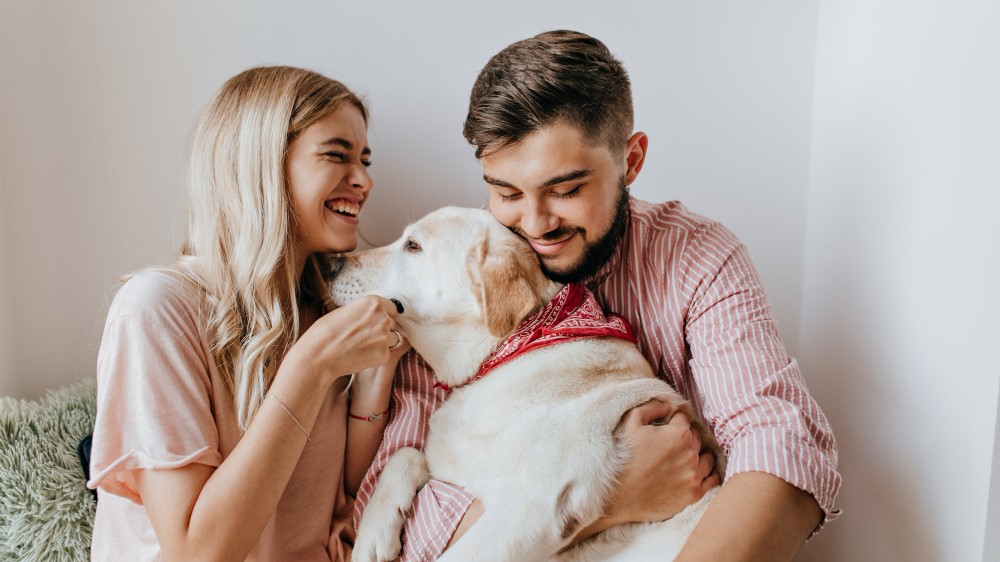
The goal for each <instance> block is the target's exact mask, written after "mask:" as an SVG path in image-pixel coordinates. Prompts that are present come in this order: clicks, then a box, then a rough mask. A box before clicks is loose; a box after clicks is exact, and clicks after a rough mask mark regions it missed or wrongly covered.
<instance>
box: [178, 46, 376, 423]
mask: <svg viewBox="0 0 1000 562" xmlns="http://www.w3.org/2000/svg"><path fill="white" fill-rule="evenodd" d="M345 103H349V104H352V105H354V106H355V107H357V108H358V109H359V110H361V114H362V116H363V117H364V119H365V122H366V123H367V121H368V113H367V111H366V109H365V106H364V103H363V102H362V101H361V100H360V99H359V98H358V96H356V95H355V94H354V93H353V92H351V91H350V90H349V89H348V88H347V87H345V86H344V85H343V84H341V83H340V82H337V81H335V80H331V79H329V78H326V77H325V76H322V75H320V74H317V73H315V72H311V71H308V70H304V69H300V68H292V67H287V66H272V67H259V68H251V69H249V70H246V71H244V72H242V73H240V74H238V75H236V76H234V77H232V78H230V79H229V80H228V81H227V82H226V83H225V84H224V85H223V86H222V87H221V88H220V89H219V91H218V92H217V93H216V94H215V97H214V98H213V99H212V101H211V103H210V104H209V105H208V107H207V108H205V110H204V111H203V113H202V115H201V117H200V119H199V121H198V124H197V126H196V128H195V131H194V135H193V137H192V139H191V153H190V167H189V172H188V180H187V181H188V189H189V195H188V196H189V212H188V224H187V236H186V238H185V240H184V243H183V244H182V246H181V249H180V256H179V258H178V261H177V264H176V265H177V267H178V269H180V270H181V273H183V274H185V275H186V276H189V277H190V278H192V279H193V280H194V281H195V282H196V283H198V284H199V285H200V286H201V287H202V288H203V290H204V291H205V293H206V295H207V298H208V303H209V306H210V308H211V312H210V316H209V318H208V330H209V337H210V339H211V351H212V355H213V358H214V359H215V363H216V365H217V368H218V369H219V372H220V374H221V375H222V376H223V377H224V378H225V380H226V382H227V383H228V385H229V388H230V390H231V391H232V394H233V398H234V400H235V407H236V416H237V421H238V423H239V425H240V427H241V428H242V429H244V430H246V428H247V427H248V426H249V425H250V421H251V420H252V419H253V417H254V415H255V414H256V412H257V410H258V408H259V407H260V405H261V403H262V402H263V401H264V397H265V396H266V394H267V390H268V388H269V387H270V385H271V382H272V381H273V380H274V376H275V374H276V372H277V369H278V366H279V365H280V364H281V361H282V359H283V358H284V356H285V354H286V353H287V352H288V350H289V348H290V347H291V346H292V344H293V343H295V340H296V339H297V334H298V331H299V312H298V310H299V307H298V301H299V299H300V298H302V299H311V300H313V301H318V302H319V303H321V304H322V306H323V308H324V309H325V310H329V309H330V307H331V304H330V302H329V297H328V296H327V291H326V283H325V282H324V280H323V276H322V274H321V267H322V264H321V263H320V262H319V261H318V260H317V258H316V256H310V257H309V259H308V261H307V263H306V267H305V271H304V272H303V273H302V278H301V279H300V280H299V283H298V284H296V282H295V280H296V277H297V272H296V271H295V262H294V259H295V257H294V252H293V248H294V244H295V242H296V232H297V230H296V218H295V215H294V213H293V210H292V207H291V204H290V200H289V194H288V187H287V185H286V181H285V154H286V151H287V148H288V145H289V143H291V141H292V140H293V139H295V137H296V136H297V135H299V134H300V133H301V132H302V131H303V130H305V129H306V128H307V127H309V126H310V125H312V124H313V123H315V122H316V121H318V120H319V119H322V118H323V117H325V116H327V115H329V114H330V113H331V112H333V111H334V110H336V109H337V108H339V107H340V106H342V105H343V104H345Z"/></svg>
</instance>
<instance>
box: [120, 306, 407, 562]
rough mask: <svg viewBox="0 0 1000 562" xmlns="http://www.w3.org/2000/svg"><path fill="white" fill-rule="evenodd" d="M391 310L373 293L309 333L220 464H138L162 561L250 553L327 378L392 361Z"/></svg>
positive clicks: (283, 484)
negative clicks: (163, 466) (163, 467)
mask: <svg viewBox="0 0 1000 562" xmlns="http://www.w3.org/2000/svg"><path fill="white" fill-rule="evenodd" d="M393 314H395V306H394V305H393V304H391V303H390V302H389V301H387V300H385V299H380V298H377V297H368V298H365V299H361V300H359V301H356V302H355V303H353V304H352V305H349V306H347V307H344V308H341V309H338V310H337V311H334V312H332V313H330V314H327V315H326V316H324V317H323V318H321V319H320V320H318V321H317V322H316V323H315V324H314V325H313V326H312V327H310V328H309V329H308V330H306V332H305V333H304V334H303V335H302V337H301V338H300V339H299V341H298V342H297V343H296V344H295V345H294V346H293V347H292V349H291V350H290V351H289V353H288V354H287V355H286V357H285V359H284V361H283V362H282V364H281V366H280V367H279V369H278V372H277V374H276V376H275V379H274V382H273V383H272V385H271V388H270V390H269V397H268V398H267V399H265V400H264V402H263V404H262V405H261V407H260V409H259V410H258V412H257V415H256V416H255V417H254V419H253V422H252V423H251V424H250V427H249V428H248V429H247V431H246V433H245V434H244V435H243V437H242V438H241V439H240V442H239V443H238V444H237V446H236V448H234V449H233V451H232V453H231V454H230V455H229V456H228V457H227V458H226V459H225V460H224V461H223V462H222V464H221V465H219V466H218V467H216V468H214V469H213V468H212V467H209V466H206V465H199V464H191V465H187V466H185V467H182V468H177V469H169V470H139V471H136V472H137V473H136V485H137V486H138V489H139V495H140V497H141V498H142V501H143V505H144V506H145V508H146V511H147V513H148V514H149V517H150V520H151V522H152V524H153V529H154V531H155V532H156V536H157V540H158V541H159V543H160V547H161V549H162V552H163V555H164V558H165V559H167V560H185V561H187V560H244V559H245V558H246V556H247V554H248V553H249V552H250V551H251V550H252V549H253V547H254V545H256V543H257V539H258V537H259V536H260V533H261V531H262V530H263V529H264V527H265V526H266V525H267V523H268V521H270V519H271V518H272V517H273V516H274V512H275V509H276V507H277V505H278V501H279V499H280V498H281V495H282V494H283V493H284V490H285V487H286V486H287V484H288V481H289V479H290V478H291V475H292V472H293V471H294V469H295V466H296V465H297V464H298V460H299V457H300V456H301V454H302V450H303V449H304V447H306V445H307V443H308V432H310V431H311V430H312V426H313V424H314V423H315V421H316V417H317V415H318V414H319V410H320V408H321V407H322V404H323V401H324V400H325V399H326V396H327V394H328V389H329V387H330V385H331V384H333V382H334V381H335V380H336V379H338V378H340V377H342V376H344V375H347V374H348V373H350V372H355V371H358V370H361V369H364V368H367V367H369V366H371V365H376V364H381V363H385V362H386V361H387V360H388V359H389V357H390V353H389V346H390V345H391V344H392V343H393V342H394V341H395V336H394V335H393V334H392V333H391V332H390V331H389V330H390V329H391V328H392V327H393V323H392V318H391V317H392V315H393ZM286 409H287V410H286ZM300 425H301V427H300Z"/></svg>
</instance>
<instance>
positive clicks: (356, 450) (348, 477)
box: [344, 341, 410, 496]
mask: <svg viewBox="0 0 1000 562" xmlns="http://www.w3.org/2000/svg"><path fill="white" fill-rule="evenodd" d="M409 349H410V345H409V343H408V342H406V341H403V342H402V344H401V345H399V346H397V347H396V348H395V349H393V350H392V356H391V357H390V359H389V361H388V362H387V363H385V364H383V365H380V366H378V367H375V368H372V369H365V370H364V371H361V372H359V373H357V374H356V375H355V376H354V382H353V383H351V399H350V401H349V402H348V405H347V407H348V413H349V414H350V416H348V418H347V448H346V452H345V453H344V490H345V491H346V492H347V494H348V495H350V496H357V494H358V488H360V487H361V481H362V480H364V477H365V474H366V473H367V472H368V469H369V467H371V464H372V461H373V460H374V459H375V454H376V453H377V452H378V448H379V445H380V444H381V443H382V435H383V433H384V432H385V426H386V423H387V422H388V421H389V413H388V411H389V395H390V393H391V392H392V381H393V379H394V378H395V375H396V366H397V365H399V358H400V357H402V356H403V354H404V353H406V352H407V351H408V350H409ZM383 412H384V413H385V415H381V416H378V417H377V418H375V419H373V420H371V421H368V420H359V419H357V418H355V417H353V416H358V417H364V418H367V417H369V416H373V415H375V414H382V413H383Z"/></svg>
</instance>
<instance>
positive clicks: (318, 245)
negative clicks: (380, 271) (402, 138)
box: [285, 103, 372, 263]
mask: <svg viewBox="0 0 1000 562" xmlns="http://www.w3.org/2000/svg"><path fill="white" fill-rule="evenodd" d="M370 158H371V149H370V148H369V147H368V128H367V124H366V123H365V119H364V117H363V116H362V114H361V111H360V110H359V109H358V108H357V107H355V106H353V105H351V104H349V103H348V104H344V105H343V106H341V107H339V108H337V109H336V110H334V111H333V112H332V113H330V114H329V115H327V116H326V117H323V118H322V119H320V120H318V121H316V122H315V123H313V124H312V125H310V126H309V127H307V128H306V129H305V130H304V131H302V133H301V134H300V135H299V136H297V137H296V138H295V139H293V140H292V142H291V143H289V145H288V152H287V154H286V156H285V178H286V181H287V182H288V196H289V201H290V204H291V207H292V212H293V213H294V214H295V219H296V224H297V231H296V236H297V243H296V259H297V262H298V263H304V262H305V259H306V257H308V256H309V255H310V254H313V253H316V252H347V251H350V250H353V249H354V248H355V247H356V246H357V245H358V237H357V230H358V215H359V213H360V212H361V207H362V206H363V205H364V202H365V199H366V198H367V197H368V192H369V190H371V188H372V179H371V176H369V175H368V170H367V168H368V166H369V165H370V164H371V160H370Z"/></svg>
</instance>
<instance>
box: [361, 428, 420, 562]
mask: <svg viewBox="0 0 1000 562" xmlns="http://www.w3.org/2000/svg"><path fill="white" fill-rule="evenodd" d="M429 479H430V473H429V472H428V469H427V460H426V458H425V457H424V454H423V453H422V452H420V451H418V450H416V449H413V448H411V447H406V448H403V449H400V450H398V451H396V453H395V454H394V455H392V458H390V459H389V462H387V463H386V465H385V468H384V469H383V470H382V475H381V476H380V477H379V479H378V484H377V485H376V486H375V492H374V493H373V494H372V497H371V500H369V502H368V506H367V507H366V508H365V512H364V515H363V516H362V517H361V523H360V524H359V525H358V538H357V540H355V541H354V552H353V554H352V555H351V560H353V561H354V562H385V561H390V560H395V559H396V557H397V556H399V551H400V549H401V547H402V544H401V543H400V538H399V537H400V534H401V533H402V531H403V524H404V523H405V522H406V514H407V513H408V512H409V510H410V506H411V505H412V504H413V498H414V496H416V494H417V491H418V490H419V489H420V487H421V486H423V485H424V484H426V483H427V481H428V480H429Z"/></svg>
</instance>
